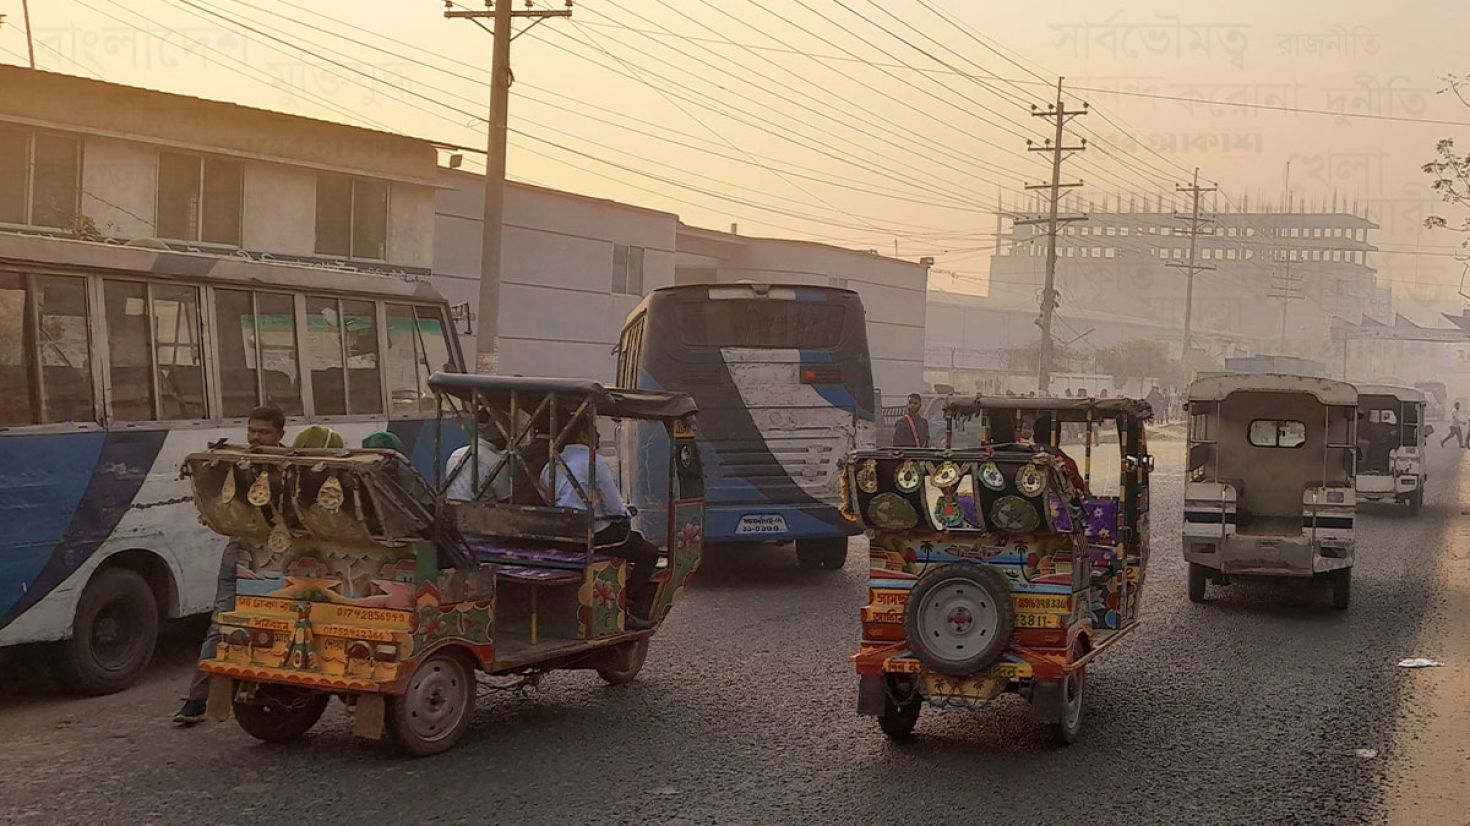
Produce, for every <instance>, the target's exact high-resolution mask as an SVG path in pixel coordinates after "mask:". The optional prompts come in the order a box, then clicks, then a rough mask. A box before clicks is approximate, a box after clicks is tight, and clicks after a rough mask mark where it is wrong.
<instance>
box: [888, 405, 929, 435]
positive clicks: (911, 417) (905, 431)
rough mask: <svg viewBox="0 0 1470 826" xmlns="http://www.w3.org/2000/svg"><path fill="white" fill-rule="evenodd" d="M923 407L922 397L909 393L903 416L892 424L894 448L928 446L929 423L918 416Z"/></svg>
mask: <svg viewBox="0 0 1470 826" xmlns="http://www.w3.org/2000/svg"><path fill="white" fill-rule="evenodd" d="M923 407H924V397H923V396H920V395H919V394H918V393H910V394H909V403H908V406H907V407H905V408H904V413H903V415H902V416H900V417H899V418H898V421H896V422H894V423H893V446H894V447H928V446H929V421H928V420H927V419H925V418H924V417H923V416H920V415H919V411H920V410H922V409H923Z"/></svg>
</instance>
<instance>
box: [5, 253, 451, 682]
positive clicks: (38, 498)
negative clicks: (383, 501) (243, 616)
mask: <svg viewBox="0 0 1470 826" xmlns="http://www.w3.org/2000/svg"><path fill="white" fill-rule="evenodd" d="M138 252H139V253H140V254H141V253H142V251H138ZM130 253H131V251H129V250H122V249H117V250H115V254H116V255H118V256H122V257H127V256H128V255H130ZM146 254H147V255H149V256H152V255H153V253H152V252H151V251H149V252H147V253H146ZM89 255H90V253H89ZM170 263H171V264H172V265H173V267H174V269H173V270H171V272H172V273H173V274H169V275H158V276H152V275H146V274H145V273H143V272H139V271H137V270H131V269H129V270H107V269H99V268H97V267H96V266H92V265H91V264H90V263H88V264H87V265H86V266H83V265H82V264H78V265H77V266H76V267H75V268H72V269H66V268H64V267H63V268H60V269H58V266H57V265H56V264H46V265H41V264H36V265H34V266H32V267H27V266H26V264H25V263H24V262H22V263H19V264H17V265H13V268H12V269H10V270H9V271H6V272H0V330H4V331H9V332H10V333H12V336H11V338H10V343H11V345H12V346H11V347H10V348H8V349H7V348H5V347H0V383H3V386H4V388H5V392H4V393H3V394H0V503H3V508H4V513H5V516H6V520H5V532H4V535H3V536H0V646H8V645H15V644H17V643H35V642H55V643H57V644H58V649H57V652H56V657H55V658H54V660H53V662H55V663H56V664H57V666H58V668H59V669H60V670H61V671H62V672H63V674H64V676H65V677H66V679H67V680H68V682H69V683H70V684H71V685H72V686H73V687H75V688H76V689H78V690H80V691H83V692H87V693H94V694H102V693H107V692H112V691H119V690H121V689H123V688H126V687H127V686H128V685H130V684H131V683H132V682H133V681H134V680H136V679H137V678H138V676H139V675H140V674H142V672H143V670H144V669H145V668H146V667H147V665H148V662H149V660H150V659H151V658H152V656H153V649H154V643H155V641H156V639H157V636H158V629H159V623H160V620H161V619H162V618H164V617H179V616H185V615H189V614H196V613H201V612H204V611H206V610H208V609H209V608H210V606H211V605H212V604H213V602H214V592H215V585H216V580H217V578H218V571H219V560H220V554H221V553H222V552H223V549H224V546H225V539H223V538H222V537H220V536H218V535H216V534H215V533H213V532H212V531H210V530H209V529H208V528H206V527H204V526H203V525H201V524H199V520H198V518H197V516H196V514H195V513H194V508H193V505H192V504H191V503H190V492H189V483H188V482H187V481H184V480H181V479H180V478H179V466H180V464H181V463H182V462H183V459H184V457H185V456H187V455H188V454H189V453H191V452H193V451H196V450H202V449H204V448H205V447H206V446H207V445H209V444H211V443H213V442H216V441H219V440H220V439H223V438H233V439H237V440H238V439H243V438H244V433H245V416H246V414H248V413H249V412H250V409H251V408H253V407H255V406H256V405H259V404H263V403H271V404H275V405H277V406H279V407H280V408H281V409H282V410H283V411H284V412H285V414H286V416H287V424H286V428H287V433H288V436H289V435H290V433H291V431H292V430H294V429H295V428H297V427H299V426H300V425H302V424H303V423H305V422H308V421H309V422H311V423H320V424H325V425H330V426H331V427H332V428H333V429H335V430H337V431H338V432H339V433H341V434H342V436H343V438H344V439H345V440H347V441H348V442H349V443H352V444H356V443H357V442H358V441H359V440H361V439H362V438H363V437H364V436H366V435H367V434H369V433H372V432H374V431H378V430H392V431H394V432H395V433H397V434H398V435H399V437H400V438H401V439H402V440H403V441H404V443H405V444H406V445H408V447H409V451H410V453H411V458H413V459H414V460H415V461H416V462H417V463H418V468H419V470H420V472H422V473H432V470H433V469H432V466H431V462H432V457H433V448H434V446H433V444H432V441H433V440H432V439H418V438H417V437H418V435H419V432H420V430H421V429H422V428H423V422H424V420H425V419H432V418H433V416H434V398H433V395H432V393H431V392H430V390H429V385H428V379H429V375H430V374H431V373H432V372H433V371H435V370H440V369H443V368H444V367H445V365H459V364H461V360H460V355H459V347H458V343H457V340H456V338H455V337H454V336H453V335H452V330H451V329H450V328H449V326H448V307H447V306H446V304H445V303H444V301H443V299H442V298H440V297H439V296H438V294H437V293H435V292H434V291H433V290H431V289H430V288H429V287H428V285H427V284H422V283H419V284H413V283H407V282H404V281H401V280H398V279H393V278H387V277H384V276H375V275H365V274H357V273H345V272H326V271H321V270H306V269H302V268H294V267H275V266H267V265H260V264H251V265H249V267H248V269H247V268H246V267H245V266H243V265H239V264H235V263H234V262H232V261H229V260H228V259H226V260H219V259H215V258H206V257H202V256H189V255H183V254H179V255H177V256H174V259H173V260H171V262H170ZM42 270H45V274H42Z"/></svg>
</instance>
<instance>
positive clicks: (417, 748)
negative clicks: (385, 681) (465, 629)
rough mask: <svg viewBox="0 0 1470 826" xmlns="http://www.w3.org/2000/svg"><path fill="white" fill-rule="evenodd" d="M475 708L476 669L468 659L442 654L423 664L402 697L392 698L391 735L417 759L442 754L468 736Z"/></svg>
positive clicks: (430, 658) (389, 724) (450, 652)
mask: <svg viewBox="0 0 1470 826" xmlns="http://www.w3.org/2000/svg"><path fill="white" fill-rule="evenodd" d="M474 707H475V672H474V669H473V668H472V667H471V666H470V665H469V663H467V662H466V660H465V658H464V657H461V656H459V655H457V654H455V653H454V652H452V651H440V652H439V653H437V654H433V655H431V656H430V657H428V658H427V659H425V660H424V661H423V662H422V663H419V667H418V668H416V669H414V672H413V676H412V677H410V678H409V679H408V689H407V690H406V691H404V692H403V694H402V695H400V696H396V697H389V698H388V718H387V727H388V733H389V734H390V735H391V736H392V738H393V741H394V742H395V743H397V745H398V747H399V748H401V749H403V750H404V751H405V752H408V753H409V754H411V755H413V756H415V757H424V756H427V755H430V754H439V753H440V752H444V751H448V750H449V749H451V748H453V747H454V744H455V743H458V742H459V738H461V737H463V736H464V733H465V729H467V728H469V725H470V713H471V712H472V711H474Z"/></svg>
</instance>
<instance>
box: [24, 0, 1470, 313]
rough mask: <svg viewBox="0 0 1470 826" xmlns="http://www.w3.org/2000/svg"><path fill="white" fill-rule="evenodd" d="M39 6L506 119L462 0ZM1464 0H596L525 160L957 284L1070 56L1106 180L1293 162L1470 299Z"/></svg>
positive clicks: (416, 124)
mask: <svg viewBox="0 0 1470 826" xmlns="http://www.w3.org/2000/svg"><path fill="white" fill-rule="evenodd" d="M467 2H471V3H475V5H476V6H477V7H478V5H479V0H467ZM31 5H32V18H33V19H32V23H33V25H34V27H35V35H36V42H37V46H36V58H37V62H38V64H39V65H40V66H41V67H42V68H46V69H51V70H55V71H63V72H68V73H74V74H81V75H87V76H93V77H102V78H105V79H107V80H112V81H116V82H119V83H127V84H135V85H140V86H148V87H152V88H157V89H163V90H167V91H173V92H181V93H186V94H192V95H198V96H202V97H209V98H216V99H222V100H233V101H237V102H240V103H245V104H249V105H254V106H260V107H263V108H268V109H276V110H281V111H287V112H292V113H297V114H302V115H309V116H314V117H322V118H325V119H330V120H338V121H345V122H352V123H358V124H363V125H372V126H376V127H379V128H388V129H392V130H394V131H402V132H406V133H410V134H414V135H419V136H423V137H427V138H433V139H436V140H442V141H446V142H452V143H462V144H467V145H472V146H482V145H483V143H484V123H483V120H482V118H483V116H484V113H485V109H486V104H485V100H486V97H487V91H486V87H485V85H484V80H485V79H486V77H487V75H488V71H487V69H488V64H489V50H490V39H489V35H487V34H486V33H485V32H484V31H482V30H481V29H479V28H477V27H476V26H475V25H473V24H472V23H470V22H469V21H466V20H447V19H445V18H444V17H443V15H442V12H443V4H442V2H435V0H392V2H390V1H389V0H358V2H353V3H346V2H339V3H325V2H319V1H318V2H310V0H33V2H32V4H31ZM518 5H519V4H518ZM537 5H538V6H539V7H542V8H549V7H553V6H554V7H558V8H559V7H560V3H559V2H553V3H550V4H548V2H547V0H537ZM0 13H5V14H7V15H8V16H7V17H6V19H5V21H4V26H3V28H0V60H5V61H8V62H23V61H24V55H25V37H24V33H23V30H22V28H21V8H20V2H19V0H0ZM216 14H218V15H224V16H226V17H228V18H230V19H229V20H226V19H223V18H221V17H219V16H216ZM951 21H954V22H951ZM956 23H958V24H959V25H956ZM1467 24H1470V14H1467V13H1466V12H1465V10H1464V6H1463V4H1462V3H1455V2H1449V0H1435V2H1422V0H1421V2H1415V3H1412V4H1402V3H1398V4H1395V3H1384V2H1381V0H1346V1H1345V2H1344V1H1339V2H1331V3H1328V2H1301V0H1298V1H1297V2H1292V3H1283V2H1281V0H1236V2H1233V3H1229V4H1213V3H1211V4H1206V3H1201V2H1190V3H1184V2H1151V3H1140V2H1123V1H1122V0H1119V2H1115V3H1113V4H1111V5H1109V4H1098V3H1096V2H1086V3H1084V2H1079V0H1055V2H1051V3H1047V4H1044V5H1043V6H1039V7H1038V6H1031V5H1029V4H1024V3H995V2H980V1H979V0H760V2H757V0H585V2H578V3H577V4H576V6H575V8H574V14H573V16H572V18H570V19H551V20H547V21H546V22H544V23H542V24H540V25H539V26H538V27H536V28H535V29H534V30H532V31H530V32H529V33H528V34H526V35H525V36H524V37H520V38H519V39H517V40H516V42H515V45H514V66H515V73H516V78H517V84H516V86H515V89H514V97H513V100H512V105H511V125H512V128H513V129H514V130H516V132H515V134H513V135H512V138H511V143H512V150H511V156H510V170H511V175H512V177H514V178H517V179H521V180H527V181H532V182H535V183H539V184H544V185H548V186H554V187H559V188H565V189H570V190H575V191H578V192H583V193H587V194H592V195H598V196H603V197H610V198H615V199H617V200H621V201H626V202H630V203H636V204H641V205H644V206H650V207H656V208H662V209H667V210H668V211H671V212H676V213H678V214H679V215H680V216H681V217H683V219H684V220H685V221H687V222H689V223H693V224H698V225H705V226H711V227H716V228H721V229H724V228H728V226H729V225H730V224H731V223H738V224H739V225H740V231H741V232H744V233H749V234H771V235H785V236H797V237H807V238H813V239H820V240H828V241H834V242H837V243H842V244H846V245H851V246H858V247H864V248H869V247H871V248H877V249H880V250H882V251H884V252H887V253H889V254H892V253H893V252H894V250H895V242H897V251H898V253H899V254H901V255H903V256H905V257H918V256H921V255H934V256H936V257H937V258H938V260H939V263H938V267H937V268H938V270H940V271H941V272H942V273H955V274H956V276H955V277H953V278H952V277H949V276H945V275H940V276H938V277H936V280H935V283H936V284H937V285H939V286H943V287H950V286H953V287H955V288H958V289H965V290H976V291H978V290H983V281H982V280H981V278H982V276H983V273H984V271H985V269H986V263H987V258H988V255H989V248H990V246H991V245H993V244H994V233H995V227H996V222H995V217H994V215H993V212H994V210H995V207H996V203H997V199H998V198H999V199H1001V200H1002V201H1003V202H1004V203H1005V204H1006V205H1007V206H1012V205H1014V204H1015V203H1016V202H1017V199H1019V198H1020V197H1021V194H1020V193H1021V189H1022V187H1023V186H1024V185H1025V184H1028V183H1036V182H1039V181H1041V180H1043V179H1044V176H1045V174H1046V168H1045V166H1044V165H1043V163H1042V158H1041V156H1040V154H1039V153H1027V152H1026V144H1025V140H1024V139H1025V138H1026V137H1034V138H1042V137H1047V136H1049V132H1048V129H1049V127H1048V126H1047V124H1046V122H1045V121H1043V120H1042V119H1040V118H1033V117H1030V116H1029V108H1028V107H1029V106H1030V104H1031V103H1033V102H1044V101H1046V100H1049V99H1051V98H1052V96H1053V95H1054V91H1053V90H1052V89H1050V88H1048V86H1047V85H1045V84H1046V83H1049V82H1054V78H1055V76H1056V75H1057V74H1059V73H1060V74H1063V75H1065V76H1066V77H1067V84H1068V86H1069V87H1074V88H1072V89H1070V90H1069V91H1068V92H1067V93H1066V100H1067V103H1068V105H1069V106H1075V105H1077V104H1080V103H1081V102H1082V101H1084V100H1085V101H1087V102H1088V103H1089V104H1090V108H1091V109H1092V110H1093V111H1092V113H1091V114H1089V115H1087V116H1084V117H1081V118H1078V119H1076V121H1074V123H1073V124H1071V127H1075V128H1076V129H1077V130H1078V131H1075V132H1069V135H1072V136H1076V137H1087V138H1088V139H1089V149H1088V151H1087V152H1085V153H1083V154H1081V155H1079V156H1077V157H1075V158H1074V159H1072V160H1070V161H1069V162H1068V163H1067V165H1066V168H1065V177H1066V178H1068V179H1076V178H1079V177H1080V178H1081V179H1083V180H1084V181H1085V182H1086V184H1087V186H1086V187H1084V188H1083V189H1081V190H1076V191H1075V192H1077V193H1078V197H1079V198H1081V199H1082V200H1084V201H1086V200H1089V199H1090V200H1092V201H1094V202H1095V203H1096V206H1101V203H1100V202H1101V200H1102V198H1103V197H1104V196H1105V195H1106V196H1108V197H1109V199H1110V200H1109V203H1110V205H1111V203H1112V202H1113V201H1114V200H1116V197H1117V193H1119V192H1126V193H1136V194H1142V193H1150V194H1151V195H1152V196H1153V198H1157V194H1158V193H1160V192H1167V193H1168V196H1169V197H1168V199H1166V202H1165V205H1166V208H1170V207H1171V205H1177V206H1182V205H1183V201H1182V199H1175V197H1174V193H1173V191H1172V188H1173V186H1174V185H1175V184H1177V183H1180V182H1182V181H1183V180H1184V179H1185V173H1186V170H1191V169H1193V168H1194V167H1195V166H1198V167H1199V168H1200V175H1201V177H1202V179H1203V180H1206V181H1210V182H1218V184H1219V186H1220V187H1221V189H1222V191H1223V193H1224V194H1225V196H1226V197H1225V198H1221V199H1219V200H1217V201H1215V202H1214V203H1212V205H1211V206H1212V207H1214V208H1218V209H1226V208H1230V207H1240V206H1242V205H1243V204H1244V203H1245V202H1246V201H1247V200H1249V202H1250V203H1251V204H1252V205H1254V204H1256V203H1259V201H1260V200H1261V199H1262V198H1265V199H1268V200H1270V201H1272V202H1279V201H1280V200H1281V198H1282V192H1283V188H1284V186H1285V182H1286V178H1285V174H1284V173H1285V168H1286V164H1287V162H1288V161H1290V162H1291V165H1292V169H1291V178H1290V183H1291V187H1292V190H1293V192H1294V198H1295V200H1296V201H1297V202H1298V203H1300V202H1301V200H1302V199H1303V198H1305V199H1306V200H1307V201H1308V203H1309V204H1311V205H1312V206H1314V207H1315V206H1316V205H1317V204H1319V203H1321V202H1324V201H1325V202H1330V201H1331V199H1332V197H1333V195H1334V193H1335V194H1336V197H1337V199H1338V204H1339V206H1345V207H1351V206H1352V205H1353V204H1355V203H1356V204H1357V207H1358V209H1359V210H1360V211H1361V210H1362V209H1365V208H1366V209H1368V210H1369V213H1370V217H1372V218H1373V219H1374V220H1376V221H1378V222H1379V223H1380V224H1382V226H1383V230H1382V231H1381V232H1380V233H1379V235H1378V239H1377V240H1378V243H1379V244H1380V246H1383V247H1384V248H1386V249H1391V250H1394V251H1395V252H1394V253H1392V254H1383V255H1380V256H1378V257H1377V260H1376V262H1375V263H1376V264H1377V265H1378V266H1379V267H1380V270H1381V275H1382V277H1383V278H1385V279H1387V280H1390V281H1392V282H1393V283H1394V293H1395V303H1396V305H1398V306H1399V307H1400V308H1402V309H1404V310H1405V311H1406V312H1408V313H1409V314H1410V315H1411V316H1412V317H1415V318H1416V319H1418V320H1421V321H1425V320H1429V319H1430V317H1432V315H1433V313H1432V310H1433V309H1436V308H1440V309H1454V307H1456V306H1458V305H1461V304H1463V300H1462V299H1460V298H1459V297H1458V295H1457V290H1458V288H1459V282H1460V274H1461V270H1462V267H1461V265H1460V264H1459V263H1457V262H1455V261H1453V260H1452V259H1450V258H1449V257H1448V254H1449V253H1450V252H1451V251H1452V250H1453V249H1454V248H1455V247H1454V245H1455V244H1456V243H1457V242H1458V240H1459V239H1458V238H1457V237H1455V236H1452V235H1450V234H1447V233H1444V232H1439V233H1430V232H1425V231H1421V230H1420V229H1419V228H1418V224H1419V222H1420V220H1421V219H1422V217H1423V216H1424V215H1426V214H1428V213H1429V212H1430V211H1431V210H1433V209H1436V208H1437V207H1436V206H1435V205H1433V203H1432V200H1431V197H1430V196H1429V194H1428V193H1427V190H1426V189H1425V186H1424V184H1425V176H1424V175H1423V174H1422V173H1421V172H1419V169H1418V168H1419V166H1420V164H1422V163H1423V162H1424V161H1426V160H1428V159H1429V157H1430V155H1431V152H1432V149H1433V144H1434V142H1435V140H1436V139H1438V138H1440V137H1446V136H1459V137H1460V138H1461V139H1462V141H1461V142H1462V144H1470V126H1466V125H1463V124H1470V108H1467V107H1466V106H1464V105H1463V104H1462V103H1461V102H1460V101H1458V100H1456V99H1455V98H1454V97H1453V96H1452V95H1448V94H1440V93H1438V90H1440V89H1442V88H1443V87H1444V86H1445V84H1444V82H1443V81H1442V79H1441V78H1442V77H1443V76H1444V75H1445V74H1446V73H1449V72H1460V73H1470V63H1467V62H1466V58H1465V57H1464V54H1463V39H1464V35H1465V32H1466V28H1467ZM247 26H248V27H251V28H254V29H256V30H257V31H255V32H251V31H248V30H247V29H246V27H247ZM272 37H279V38H281V39H282V40H284V41H286V43H288V44H295V45H298V46H301V47H303V48H305V49H308V50H310V52H311V53H312V54H311V55H308V54H304V53H303V52H302V51H300V50H298V49H297V48H293V47H292V46H291V45H285V44H282V43H279V42H275V41H273V40H272V39H271V38H272ZM347 38H350V39H347ZM354 40H355V41H361V42H353V41H354ZM395 41H396V42H395ZM921 50H922V51H921ZM925 52H927V54H925ZM332 62H335V63H337V64H343V66H339V65H333V63H332ZM344 66H345V68H344ZM355 72H362V73H365V74H366V75H369V76H371V77H373V78H378V79H380V80H383V81H387V82H388V83H389V84H392V85H393V86H396V87H400V88H390V87H389V86H387V85H383V84H380V83H377V82H375V81H373V80H369V79H367V78H365V77H362V76H361V75H358V74H356V73H355ZM1113 91H1125V92H1131V93H1134V94H1131V95H1119V94H1113V93H1110V92H1113ZM1144 95H1159V96H1165V98H1167V97H1170V96H1172V97H1186V98H1204V99H1209V100H1212V101H1215V102H1216V103H1215V105H1205V104H1196V103H1189V102H1185V101H1177V100H1169V99H1162V98H1151V97H1145V96H1144ZM1228 102H1243V103H1252V104H1265V105H1273V106H1283V107H1287V108H1305V109H1325V110H1332V111H1337V112H1347V113H1352V114H1359V115H1362V114H1368V115H1380V116H1394V117H1410V118H1426V119H1439V120H1446V121H1456V122H1459V123H1461V124H1462V125H1435V124H1420V123H1410V122H1403V121H1394V120H1373V119H1367V118H1359V117H1336V116H1330V115H1328V116H1324V115H1312V114H1302V113H1291V112H1278V111H1263V110H1258V109H1249V108H1242V107H1233V106H1228V105H1226V103H1228ZM466 165H467V166H470V167H472V168H479V166H480V165H481V158H480V156H475V155H471V156H467V158H466ZM1124 200H1125V201H1126V200H1127V196H1125V199H1124ZM1096 206H1095V207H1094V208H1096ZM1415 252H1417V253H1418V254H1414V253H1415Z"/></svg>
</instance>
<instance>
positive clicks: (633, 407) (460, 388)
mask: <svg viewBox="0 0 1470 826" xmlns="http://www.w3.org/2000/svg"><path fill="white" fill-rule="evenodd" d="M429 387H430V388H432V389H433V390H434V391H435V392H436V393H443V394H445V395H449V396H453V397H455V398H458V399H462V400H464V401H473V400H475V399H477V398H478V399H479V400H482V401H485V402H487V403H489V404H492V405H497V406H498V405H501V404H506V405H508V404H509V402H510V396H511V394H512V393H520V394H527V395H534V394H544V393H555V394H556V395H557V396H558V397H560V398H562V399H565V400H568V401H570V400H573V399H586V400H589V401H591V402H592V403H593V404H595V405H596V406H597V413H598V415H601V416H608V417H610V418H614V419H657V420H664V421H670V420H675V419H682V418H684V417H685V416H688V415H689V414H691V413H696V412H698V410H699V408H698V407H696V406H695V404H694V399H693V398H691V397H690V396H689V395H688V394H687V393H670V392H666V391H662V390H630V389H626V388H621V387H605V386H603V385H602V383H601V382H596V381H589V380H587V379H544V378H527V377H521V376H481V375H477V374H473V373H435V374H434V375H432V376H430V377H429Z"/></svg>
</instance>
